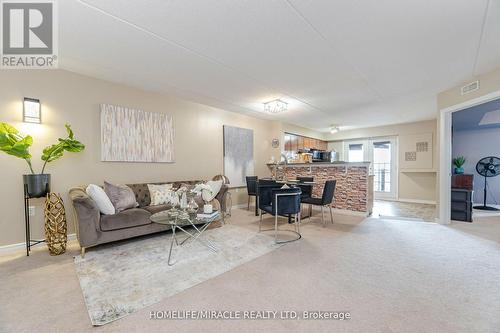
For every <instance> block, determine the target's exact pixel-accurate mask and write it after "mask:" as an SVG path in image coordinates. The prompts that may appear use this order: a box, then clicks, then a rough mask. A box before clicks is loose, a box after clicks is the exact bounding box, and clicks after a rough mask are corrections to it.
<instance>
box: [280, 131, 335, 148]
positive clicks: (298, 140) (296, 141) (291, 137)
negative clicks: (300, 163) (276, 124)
mask: <svg viewBox="0 0 500 333" xmlns="http://www.w3.org/2000/svg"><path fill="white" fill-rule="evenodd" d="M327 148H328V142H326V141H323V140H318V139H314V138H309V137H306V136H301V135H296V134H291V133H286V134H285V151H293V152H297V151H298V150H304V149H318V150H327Z"/></svg>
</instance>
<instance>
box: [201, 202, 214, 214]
mask: <svg viewBox="0 0 500 333" xmlns="http://www.w3.org/2000/svg"><path fill="white" fill-rule="evenodd" d="M213 210H214V208H213V206H212V205H211V204H208V203H206V204H205V205H204V206H203V213H205V214H211V213H212V212H213Z"/></svg>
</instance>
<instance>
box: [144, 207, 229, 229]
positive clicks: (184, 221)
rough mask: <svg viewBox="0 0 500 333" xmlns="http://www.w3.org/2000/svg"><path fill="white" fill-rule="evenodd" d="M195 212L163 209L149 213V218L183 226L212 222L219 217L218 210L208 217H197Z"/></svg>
mask: <svg viewBox="0 0 500 333" xmlns="http://www.w3.org/2000/svg"><path fill="white" fill-rule="evenodd" d="M197 213H198V212H196V213H188V212H187V211H182V210H175V211H172V210H164V211H161V212H159V213H156V214H153V215H151V216H150V218H149V219H150V220H151V221H152V222H155V223H160V224H167V225H178V226H183V225H191V224H202V223H209V222H214V221H217V220H219V219H220V218H221V214H220V212H217V213H216V214H214V215H213V216H210V217H198V216H197Z"/></svg>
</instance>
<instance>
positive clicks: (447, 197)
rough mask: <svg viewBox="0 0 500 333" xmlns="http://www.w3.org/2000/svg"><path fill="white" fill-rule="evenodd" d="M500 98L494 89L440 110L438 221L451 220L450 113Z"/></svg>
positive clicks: (445, 222)
mask: <svg viewBox="0 0 500 333" xmlns="http://www.w3.org/2000/svg"><path fill="white" fill-rule="evenodd" d="M499 98H500V91H496V92H493V93H490V94H487V95H484V96H481V97H478V98H474V99H471V100H469V101H466V102H463V103H460V104H457V105H453V106H450V107H448V108H445V109H441V110H440V114H439V149H440V154H439V156H440V157H439V202H440V206H439V222H440V223H442V224H449V223H450V221H451V191H450V189H451V175H452V170H451V166H452V114H453V112H457V111H461V110H465V109H467V108H470V107H473V106H477V105H481V104H484V103H487V102H490V101H493V100H496V99H499Z"/></svg>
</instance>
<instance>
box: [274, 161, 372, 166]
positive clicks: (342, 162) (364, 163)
mask: <svg viewBox="0 0 500 333" xmlns="http://www.w3.org/2000/svg"><path fill="white" fill-rule="evenodd" d="M370 163H371V162H344V161H336V162H313V163H288V164H286V166H288V167H293V166H310V167H314V166H321V167H323V166H337V165H348V166H367V165H370ZM267 165H275V163H267ZM280 165H281V166H284V165H285V164H280Z"/></svg>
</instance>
